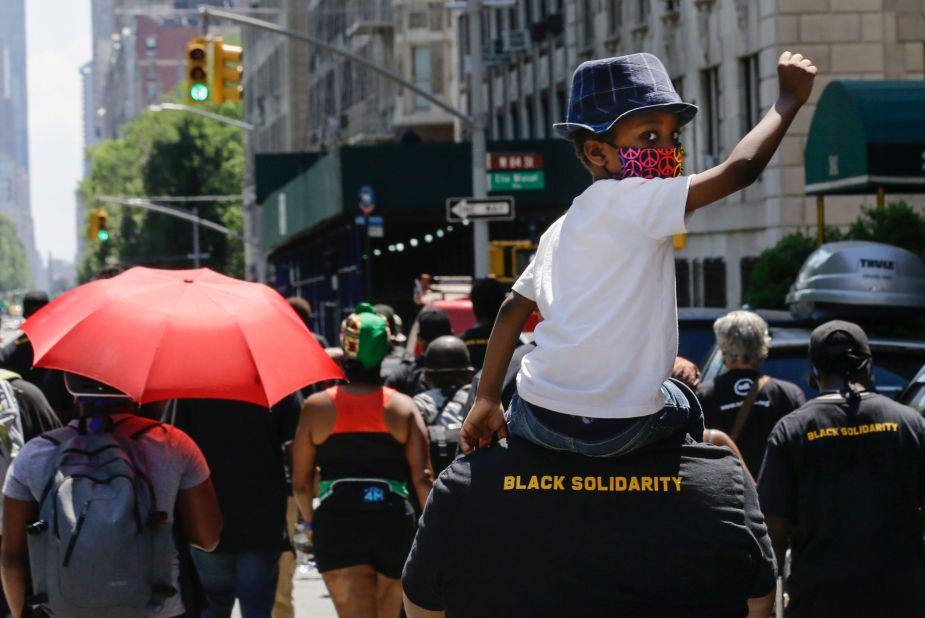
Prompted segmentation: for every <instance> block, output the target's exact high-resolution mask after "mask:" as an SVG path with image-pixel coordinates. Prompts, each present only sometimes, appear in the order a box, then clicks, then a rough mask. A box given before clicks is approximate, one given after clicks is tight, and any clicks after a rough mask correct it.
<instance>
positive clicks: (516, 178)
mask: <svg viewBox="0 0 925 618" xmlns="http://www.w3.org/2000/svg"><path fill="white" fill-rule="evenodd" d="M545 188H546V172H544V171H542V170H534V171H528V172H489V174H488V190H489V191H530V190H538V189H545Z"/></svg>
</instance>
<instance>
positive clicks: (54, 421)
mask: <svg viewBox="0 0 925 618" xmlns="http://www.w3.org/2000/svg"><path fill="white" fill-rule="evenodd" d="M10 386H12V387H13V393H14V394H15V396H16V403H17V404H19V414H20V417H21V418H22V433H23V440H24V441H26V442H28V441H29V440H31V439H32V438H34V437H36V436H39V435H41V434H43V433H45V432H46V431H51V430H52V429H57V428H58V427H60V426H61V421H60V420H58V416H57V415H56V414H55V411H54V410H52V409H51V406H50V405H48V400H47V399H45V395H43V394H42V391H40V390H39V389H38V387H37V386H35V385H34V384H32V383H31V382H27V381H26V380H19V379H13V380H10Z"/></svg>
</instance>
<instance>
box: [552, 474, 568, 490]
mask: <svg viewBox="0 0 925 618" xmlns="http://www.w3.org/2000/svg"><path fill="white" fill-rule="evenodd" d="M564 482H565V477H564V476H556V477H555V478H554V479H553V489H558V490H560V491H564V490H565V485H564V484H563V483H564Z"/></svg>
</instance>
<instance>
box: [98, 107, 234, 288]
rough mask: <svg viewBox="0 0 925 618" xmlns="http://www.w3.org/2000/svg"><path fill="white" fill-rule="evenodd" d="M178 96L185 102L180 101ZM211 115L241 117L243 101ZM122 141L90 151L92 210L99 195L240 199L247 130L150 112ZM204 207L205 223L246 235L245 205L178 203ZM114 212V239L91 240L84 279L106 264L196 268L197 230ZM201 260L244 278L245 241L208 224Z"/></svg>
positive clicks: (152, 215) (133, 212)
mask: <svg viewBox="0 0 925 618" xmlns="http://www.w3.org/2000/svg"><path fill="white" fill-rule="evenodd" d="M174 98H177V97H175V96H174ZM207 109H209V110H210V111H213V112H216V113H220V114H222V115H225V116H229V117H231V118H240V115H241V105H240V103H225V104H223V105H221V106H211V107H208V106H207ZM122 134H123V137H122V138H121V139H118V140H111V141H106V142H102V143H100V144H97V145H95V146H92V147H91V148H90V149H88V153H87V156H88V158H89V160H90V174H89V176H88V177H87V178H86V179H85V180H84V181H83V182H82V183H81V186H80V193H81V196H82V198H83V199H84V202H85V204H87V206H88V208H92V207H93V205H94V204H95V201H94V199H95V196H97V195H115V196H201V195H240V194H241V184H242V178H243V171H244V148H243V136H242V131H241V129H239V128H236V127H233V126H229V125H227V124H224V123H221V122H217V121H215V120H212V119H209V118H204V117H202V116H199V115H195V114H190V113H184V112H160V113H155V112H150V111H146V112H143V113H142V114H140V115H139V116H137V117H136V118H135V119H134V120H132V121H131V122H129V123H128V124H127V125H125V127H123V130H122ZM194 205H195V206H196V207H197V208H198V214H199V216H200V217H202V218H203V219H207V220H210V221H215V222H216V223H220V224H222V225H225V226H226V227H229V228H230V229H232V230H234V231H237V232H239V233H240V232H241V230H242V228H243V217H242V214H241V202H239V201H230V202H198V203H195V204H171V206H174V207H177V208H184V209H187V210H189V209H190V208H191V207H192V206H194ZM105 208H106V210H107V212H109V214H110V230H111V231H112V234H111V238H110V240H108V241H106V242H91V243H89V245H88V246H89V250H88V251H87V252H86V254H85V255H84V256H83V259H82V262H81V266H80V278H81V281H86V280H88V279H90V278H92V276H93V274H94V273H95V272H97V271H98V270H99V269H101V268H103V267H104V266H112V265H115V264H118V265H121V266H133V265H139V264H143V265H148V266H157V267H164V268H188V267H191V266H192V264H193V260H192V258H190V257H189V255H190V254H191V253H192V251H193V240H192V238H193V224H192V223H190V222H189V221H184V220H181V219H177V218H174V217H170V216H167V215H163V214H161V213H156V212H150V211H145V210H140V209H134V208H130V207H125V206H116V205H111V204H106V205H105ZM199 234H200V251H201V252H202V253H207V254H209V257H208V258H203V259H201V260H200V263H201V265H202V266H208V267H210V268H213V269H214V270H217V271H219V272H223V273H225V274H229V275H232V276H238V277H240V276H243V274H244V258H243V255H244V252H243V246H242V244H241V241H240V240H237V239H234V238H227V237H226V236H224V235H223V234H221V233H219V232H216V231H214V230H210V229H208V228H204V227H202V226H200V229H199Z"/></svg>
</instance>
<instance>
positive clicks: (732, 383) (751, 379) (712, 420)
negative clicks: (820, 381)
mask: <svg viewBox="0 0 925 618" xmlns="http://www.w3.org/2000/svg"><path fill="white" fill-rule="evenodd" d="M759 376H760V374H759V373H758V372H757V371H754V370H752V369H732V370H730V371H728V372H727V373H725V374H723V375H721V376H719V377H718V378H716V380H714V381H712V382H704V383H703V384H701V385H700V386H698V387H697V395H698V397H699V399H700V402H701V404H702V405H703V422H704V425H705V426H707V427H709V428H711V429H719V430H720V431H725V432H726V433H730V432H731V431H732V427H733V425H734V424H735V419H736V416H738V413H739V409H740V408H741V407H742V404H743V403H744V402H745V398H746V397H747V396H748V392H749V391H750V390H751V389H752V385H753V384H754V383H755V380H757V379H758V377H759ZM805 401H806V397H805V396H804V395H803V390H802V389H801V388H800V387H799V386H797V385H796V384H792V383H790V382H785V381H784V380H777V379H775V378H771V379H770V380H769V381H768V383H767V384H766V385H765V387H764V388H763V389H761V392H760V393H758V397H757V398H756V399H755V404H754V405H753V406H752V411H751V412H750V413H749V415H748V421H747V422H746V423H745V427H744V428H743V429H742V435H741V436H739V439H738V440H737V441H736V446H738V447H739V450H740V451H742V457H743V458H744V459H745V465H746V466H748V469H749V470H750V471H751V473H752V474H758V469H759V468H760V467H761V460H762V459H763V458H764V449H765V446H766V445H767V443H768V436H769V435H770V433H771V430H772V429H773V428H774V425H776V424H777V421H779V420H780V419H781V418H782V417H783V416H784V415H785V414H789V413H790V412H793V411H794V410H796V409H797V408H799V407H800V406H801V405H803V403H804V402H805Z"/></svg>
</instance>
